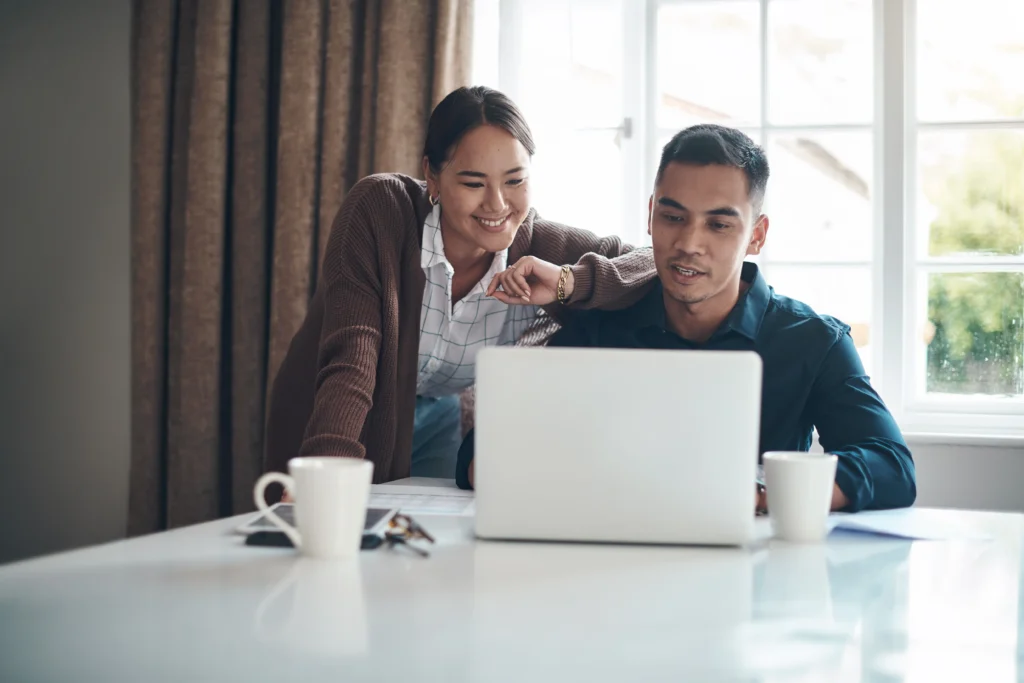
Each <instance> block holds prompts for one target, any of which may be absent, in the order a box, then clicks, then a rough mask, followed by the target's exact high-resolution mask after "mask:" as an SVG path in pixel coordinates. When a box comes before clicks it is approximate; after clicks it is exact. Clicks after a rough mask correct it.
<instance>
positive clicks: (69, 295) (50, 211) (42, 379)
mask: <svg viewBox="0 0 1024 683" xmlns="http://www.w3.org/2000/svg"><path fill="white" fill-rule="evenodd" d="M130 37H131V4H130V2H129V1H128V0H90V1H89V2H82V1H81V0H46V1H45V2H40V1H39V0H4V1H3V2H2V3H0V103H2V105H0V463H2V465H3V467H2V470H0V473H2V474H0V562H4V561H9V560H12V559H15V558H20V557H26V556H29V555H36V554H40V553H46V552H51V551H55V550H61V549H65V548H69V547H74V546H80V545H84V544H91V543H97V542H101V541H106V540H109V539H113V538H117V537H119V536H121V535H123V533H124V528H125V517H126V508H127V486H128V462H129V436H130V426H129V424H130V423H129V420H130V415H129V413H130V394H129V371H130V336H129V335H130V330H129V313H130V310H129V306H130V302H129V283H130V273H129V264H130V261H129V208H130V203H129V192H130V175H129V146H130V145H129V141H130V125H129V83H130V80H129V79H130V73H129V65H130V61H129V57H130Z"/></svg>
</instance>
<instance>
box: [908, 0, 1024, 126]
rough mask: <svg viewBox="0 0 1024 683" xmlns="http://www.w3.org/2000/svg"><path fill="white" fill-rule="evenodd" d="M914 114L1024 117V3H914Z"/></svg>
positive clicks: (929, 116) (944, 0) (943, 117)
mask: <svg viewBox="0 0 1024 683" xmlns="http://www.w3.org/2000/svg"><path fill="white" fill-rule="evenodd" d="M916 10H917V11H916V14H917V65H916V66H917V74H916V77H917V115H918V117H919V118H921V119H922V120H926V121H948V120H970V119H983V120H985V119H1003V118H1024V78H1021V74H1024V42H1022V39H1021V35H1022V31H1024V29H1022V27H1024V3H1022V2H1016V1H1013V2H1010V1H1008V0H971V2H970V3H969V4H968V3H964V1H963V0H918V2H917V6H916Z"/></svg>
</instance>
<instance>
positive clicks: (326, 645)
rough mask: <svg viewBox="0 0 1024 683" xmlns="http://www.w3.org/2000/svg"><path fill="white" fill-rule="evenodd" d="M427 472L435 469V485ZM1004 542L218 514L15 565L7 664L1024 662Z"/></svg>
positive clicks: (797, 672) (995, 531) (408, 666)
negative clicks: (479, 532)
mask: <svg viewBox="0 0 1024 683" xmlns="http://www.w3.org/2000/svg"><path fill="white" fill-rule="evenodd" d="M420 483H422V482H420ZM949 514H950V515H951V517H953V518H955V519H956V520H957V521H958V522H960V523H963V524H969V525H970V526H972V527H973V528H976V529H979V530H983V531H985V532H987V533H989V534H991V535H992V537H993V539H994V540H992V541H987V542H984V541H983V542H979V541H956V542H952V541H943V542H917V543H910V542H906V541H899V540H892V539H876V538H865V537H858V536H854V535H833V537H831V538H830V540H829V542H828V543H827V544H824V545H819V546H806V547H801V546H787V545H784V544H779V543H774V542H773V543H771V544H767V545H760V546H757V547H754V548H752V549H697V548H668V547H623V546H601V545H577V544H526V543H482V542H474V540H473V537H472V519H471V518H458V517H447V518H444V517H431V518H421V520H420V521H422V522H423V523H424V526H426V527H427V528H428V529H429V530H430V531H432V532H433V533H434V534H435V535H436V536H437V537H438V544H437V546H436V547H435V548H434V550H433V553H432V556H431V557H430V558H429V559H425V560H424V559H420V558H418V557H416V556H414V555H412V554H411V553H407V552H403V551H401V550H393V551H389V550H385V549H380V550H376V551H372V552H364V553H362V554H361V557H360V559H359V560H358V561H355V562H351V563H342V564H337V563H330V562H316V561H310V560H301V559H298V558H297V557H296V556H295V555H294V553H293V551H290V550H283V549H272V548H252V547H246V546H244V545H243V544H242V541H241V539H240V538H238V537H236V536H234V535H232V534H231V533H230V532H231V529H233V528H234V527H235V526H236V525H237V524H238V522H239V518H233V519H227V520H220V521H217V522H212V523H208V524H201V525H198V526H194V527H189V528H185V529H180V530H175V531H169V532H166V533H161V534H155V535H153V536H147V537H143V538H138V539H133V540H128V541H122V542H117V543H112V544H109V545H104V546H99V547H94V548H89V549H85V550H80V551H75V552H69V553H64V554H60V555H55V556H51V557H47V558H42V559H38V560H32V561H27V562H22V563H17V564H13V565H8V566H5V567H0V681H12V682H13V681H19V682H20V681H82V682H84V681H104V682H110V681H137V682H140V683H144V682H155V681H176V682H186V681H239V682H248V681H275V682H276V683H292V682H293V681H294V682H297V683H311V682H313V681H334V682H342V681H344V682H351V681H510V682H511V681H517V682H518V681H540V680H553V681H604V680H607V681H638V680H664V681H718V680H724V681H731V680H742V681H765V682H768V681H812V680H813V681H826V680H827V681H860V680H864V681H925V682H927V683H936V682H937V681H985V682H986V683H1001V682H1003V681H1017V680H1021V679H1024V659H1021V656H1022V653H1024V647H1022V645H1024V640H1022V635H1021V634H1022V629H1021V626H1022V624H1024V622H1022V617H1024V600H1022V597H1021V596H1022V590H1021V589H1022V581H1021V576H1022V573H1021V549H1022V542H1021V541H1022V536H1024V517H1022V516H1021V515H1008V514H995V513H968V512H950V513H949Z"/></svg>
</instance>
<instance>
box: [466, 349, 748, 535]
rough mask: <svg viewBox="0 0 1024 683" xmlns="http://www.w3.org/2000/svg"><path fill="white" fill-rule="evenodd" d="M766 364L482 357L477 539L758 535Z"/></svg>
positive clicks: (636, 356) (537, 352)
mask: <svg viewBox="0 0 1024 683" xmlns="http://www.w3.org/2000/svg"><path fill="white" fill-rule="evenodd" d="M761 372H762V367H761V359H760V357H759V356H758V355H757V354H756V353H754V352H747V351H656V350H617V349H570V348H522V347H491V348H487V349H485V350H483V351H481V352H480V355H479V356H478V357H477V367H476V373H477V375H476V420H475V425H476V443H475V463H476V464H475V465H474V470H475V472H474V486H475V488H476V534H477V536H479V537H481V538H488V539H518V540H561V541H603V542H617V543H666V544H695V545H741V544H744V543H747V542H748V541H751V540H753V538H754V535H755V524H754V505H755V495H756V494H755V479H756V476H757V456H758V441H759V434H760V416H761Z"/></svg>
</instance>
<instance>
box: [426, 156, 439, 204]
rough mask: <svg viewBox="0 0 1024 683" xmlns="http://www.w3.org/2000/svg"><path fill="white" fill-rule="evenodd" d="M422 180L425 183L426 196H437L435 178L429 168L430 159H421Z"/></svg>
mask: <svg viewBox="0 0 1024 683" xmlns="http://www.w3.org/2000/svg"><path fill="white" fill-rule="evenodd" d="M423 179H424V180H426V181H427V194H428V195H430V196H431V197H435V196H437V176H435V175H434V172H433V171H432V170H431V168H430V159H428V158H427V157H423Z"/></svg>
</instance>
